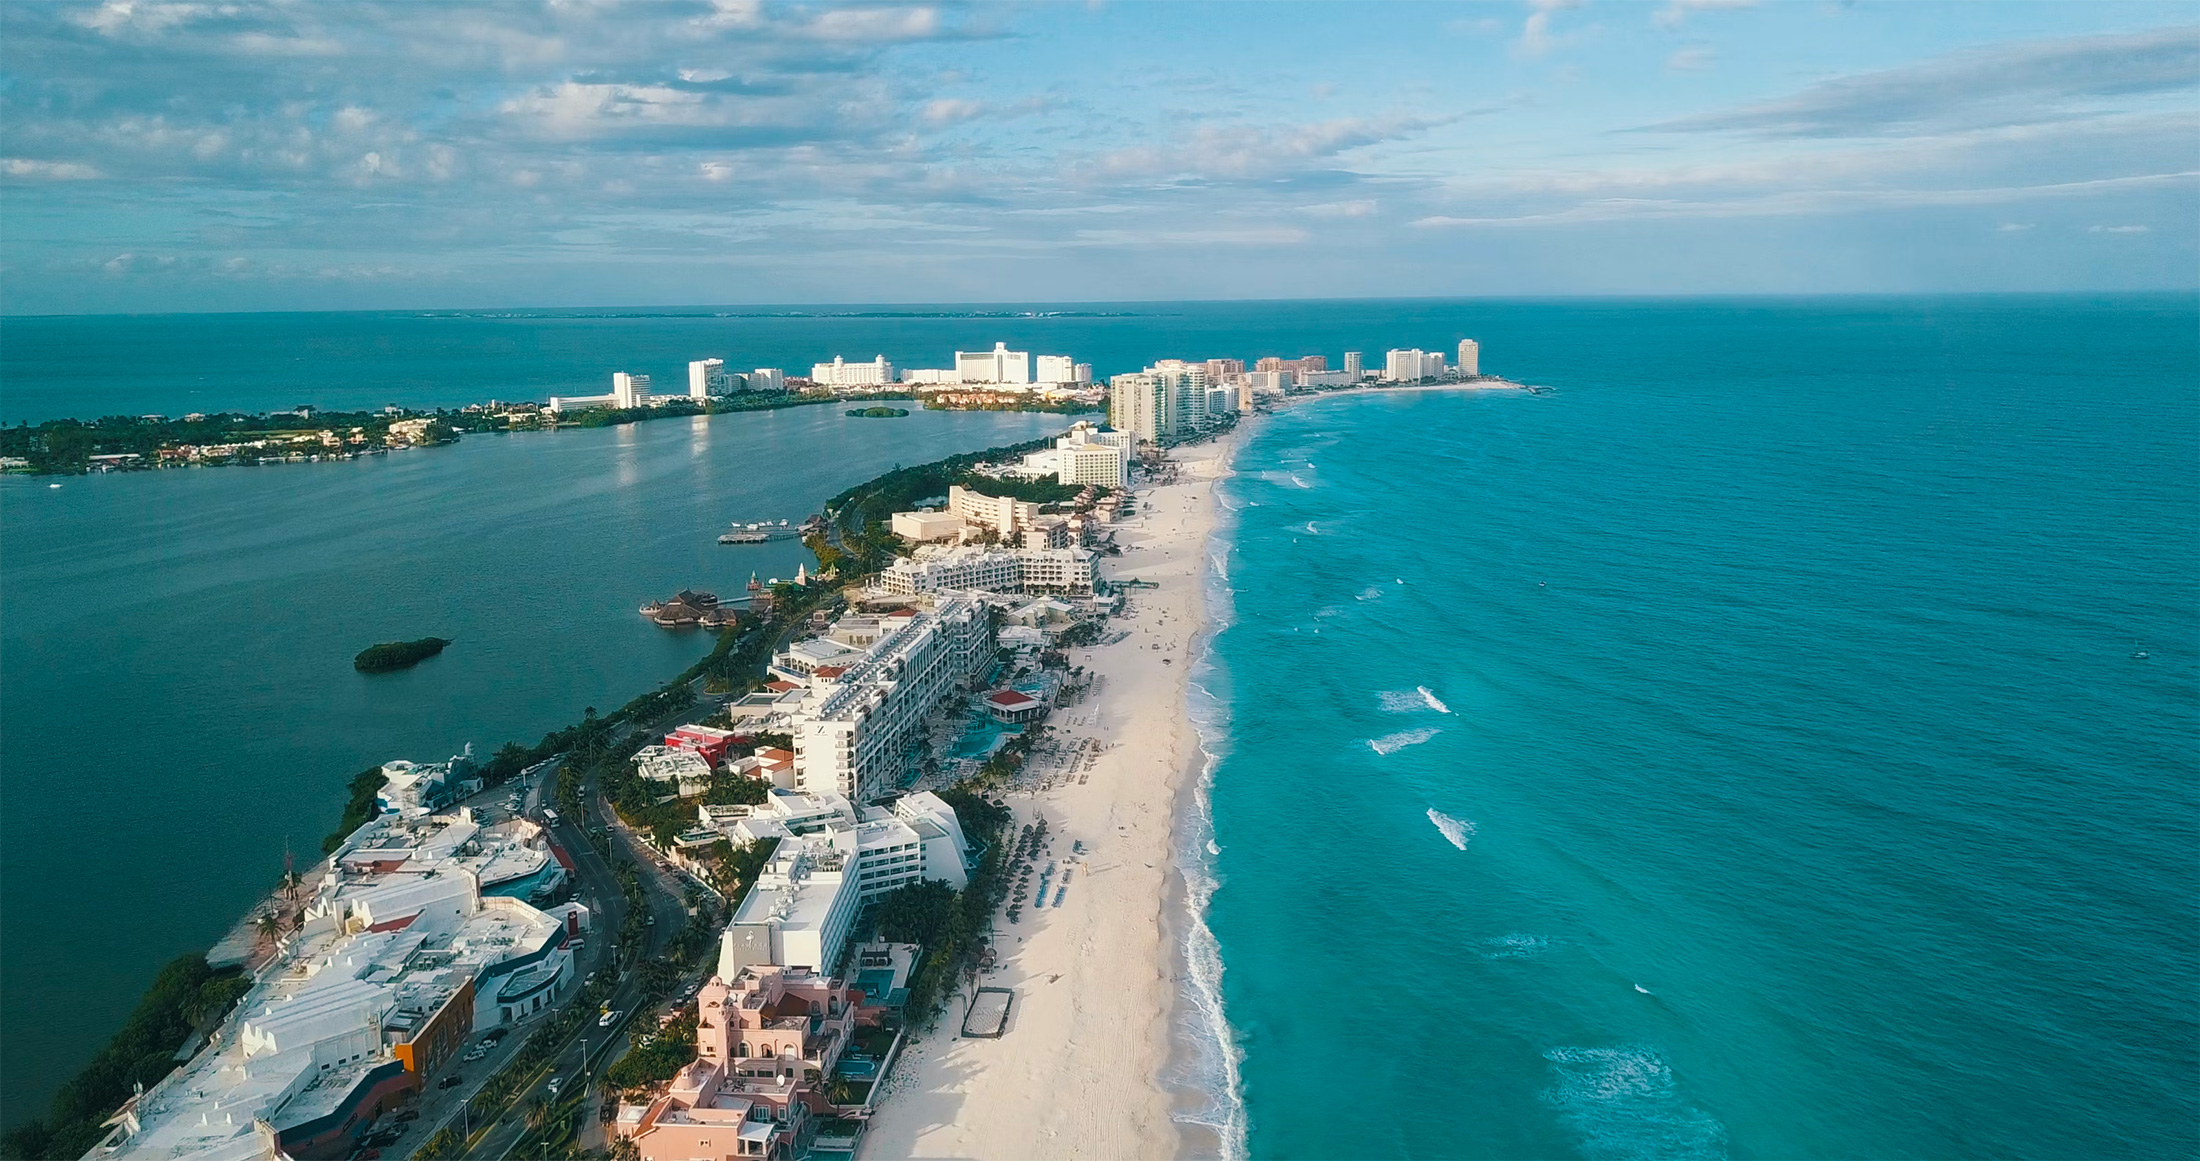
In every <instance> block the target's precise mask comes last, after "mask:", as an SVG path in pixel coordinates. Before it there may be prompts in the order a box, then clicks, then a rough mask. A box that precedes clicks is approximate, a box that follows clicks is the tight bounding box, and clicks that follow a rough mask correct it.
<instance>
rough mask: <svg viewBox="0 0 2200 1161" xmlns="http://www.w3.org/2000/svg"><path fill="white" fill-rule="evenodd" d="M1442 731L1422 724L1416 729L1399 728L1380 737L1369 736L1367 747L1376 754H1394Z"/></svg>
mask: <svg viewBox="0 0 2200 1161" xmlns="http://www.w3.org/2000/svg"><path fill="white" fill-rule="evenodd" d="M1443 732H1444V731H1442V730H1439V729H1437V728H1436V727H1434V726H1423V727H1422V728H1420V729H1418V730H1400V731H1398V732H1397V733H1395V734H1384V735H1383V736H1382V737H1380V738H1369V739H1368V740H1367V748H1368V749H1370V750H1373V751H1375V752H1376V753H1378V754H1395V753H1397V752H1398V751H1400V750H1403V749H1405V748H1406V747H1407V746H1418V745H1420V744H1421V743H1423V742H1425V741H1428V740H1429V739H1430V738H1433V737H1435V736H1436V735H1438V734H1441V733H1443Z"/></svg>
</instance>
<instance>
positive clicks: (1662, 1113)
mask: <svg viewBox="0 0 2200 1161" xmlns="http://www.w3.org/2000/svg"><path fill="white" fill-rule="evenodd" d="M1543 1059H1545V1060H1548V1061H1550V1062H1551V1067H1552V1069H1553V1071H1554V1072H1555V1073H1556V1074H1557V1076H1556V1082H1555V1083H1554V1084H1553V1085H1552V1086H1551V1088H1550V1089H1548V1090H1547V1091H1546V1092H1545V1093H1544V1099H1546V1100H1548V1101H1549V1102H1550V1103H1551V1104H1552V1105H1554V1106H1555V1107H1556V1108H1557V1109H1558V1119H1559V1120H1560V1121H1562V1122H1564V1123H1565V1124H1566V1126H1567V1127H1568V1128H1570V1129H1572V1130H1573V1131H1574V1134H1575V1137H1576V1139H1577V1141H1578V1142H1579V1145H1580V1149H1581V1154H1582V1156H1584V1157H1588V1158H1592V1159H1596V1161H1601V1159H1604V1158H1610V1159H1612V1161H1633V1159H1634V1158H1641V1157H1656V1158H1661V1159H1664V1158H1672V1159H1675V1161H1694V1159H1699V1158H1723V1157H1725V1156H1726V1126H1724V1125H1722V1124H1720V1123H1719V1121H1718V1119H1717V1118H1716V1117H1713V1116H1712V1115H1711V1114H1709V1113H1706V1112H1704V1111H1703V1110H1702V1109H1699V1108H1696V1107H1694V1106H1693V1105H1690V1104H1689V1103H1688V1102H1687V1101H1686V1100H1685V1099H1684V1098H1683V1097H1682V1096H1681V1094H1680V1088H1679V1086H1678V1085H1677V1084H1675V1083H1674V1080H1673V1070H1672V1068H1671V1067H1670V1066H1668V1065H1667V1064H1666V1063H1665V1058H1664V1057H1663V1056H1661V1055H1659V1054H1658V1052H1657V1050H1656V1049H1653V1048H1648V1047H1645V1046H1642V1045H1622V1046H1620V1047H1617V1048H1553V1049H1551V1050H1550V1051H1549V1052H1546V1053H1544V1054H1543Z"/></svg>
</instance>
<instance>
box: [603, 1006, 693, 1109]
mask: <svg viewBox="0 0 2200 1161" xmlns="http://www.w3.org/2000/svg"><path fill="white" fill-rule="evenodd" d="M695 1024H696V1015H695V1009H693V1008H689V1009H688V1010H687V1011H686V1012H684V1013H682V1014H681V1016H680V1017H679V1018H678V1019H676V1020H673V1021H672V1022H671V1023H669V1024H666V1025H665V1026H664V1027H662V1028H659V1029H657V1030H656V1031H655V1032H652V1033H650V1034H649V1035H648V1036H638V1037H636V1038H635V1043H634V1047H633V1048H631V1049H629V1050H628V1051H627V1054H626V1055H625V1056H622V1057H620V1058H619V1061H618V1063H616V1064H614V1065H612V1066H611V1067H610V1068H608V1069H606V1070H605V1071H604V1079H606V1080H609V1081H610V1082H611V1083H612V1084H614V1085H617V1086H618V1087H620V1088H625V1089H631V1088H640V1087H642V1086H643V1085H649V1084H657V1083H659V1082H661V1081H667V1080H671V1079H672V1077H673V1075H674V1074H675V1073H677V1072H679V1071H680V1070H681V1069H683V1068H686V1067H687V1065H688V1062H689V1061H691V1060H694V1059H695Z"/></svg>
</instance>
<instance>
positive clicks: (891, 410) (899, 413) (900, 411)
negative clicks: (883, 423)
mask: <svg viewBox="0 0 2200 1161" xmlns="http://www.w3.org/2000/svg"><path fill="white" fill-rule="evenodd" d="M907 414H909V409H908V408H906V407H862V408H854V409H851V410H850V411H849V412H848V416H849V418H851V419H900V418H902V417H903V416H905V415H907Z"/></svg>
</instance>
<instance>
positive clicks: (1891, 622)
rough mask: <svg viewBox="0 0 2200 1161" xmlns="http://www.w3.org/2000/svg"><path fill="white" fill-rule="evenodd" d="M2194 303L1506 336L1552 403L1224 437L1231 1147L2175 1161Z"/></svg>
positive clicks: (1401, 399)
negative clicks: (1236, 1066) (1240, 1119)
mask: <svg viewBox="0 0 2200 1161" xmlns="http://www.w3.org/2000/svg"><path fill="white" fill-rule="evenodd" d="M2196 321H2200V314H2196V311H2195V305H2194V303H2193V301H2192V300H2190V299H2169V298H2154V299H2124V300H2077V299H2030V300H2015V299H2012V300H1984V299H1977V300H1912V301H1876V302H1875V301H1851V302H1815V303H1678V304H1663V305H1650V304H1604V305H1599V304H1582V305H1577V306H1574V307H1572V308H1569V309H1567V310H1565V311H1564V312H1563V317H1562V318H1561V317H1559V316H1558V315H1557V314H1555V313H1554V314H1553V315H1550V316H1538V315H1536V314H1535V312H1532V311H1521V312H1498V313H1497V314H1495V315H1493V316H1491V317H1490V318H1488V319H1487V322H1486V325H1483V326H1480V327H1477V328H1476V330H1477V331H1479V333H1480V336H1481V337H1482V339H1483V350H1484V351H1485V356H1484V357H1485V365H1486V367H1487V366H1489V365H1491V364H1494V365H1495V366H1496V367H1497V368H1498V369H1501V370H1504V371H1507V372H1510V373H1511V374H1513V375H1514V376H1515V377H1517V378H1520V379H1524V380H1526V381H1529V382H1533V383H1538V384H1548V385H1551V386H1554V387H1556V388H1557V391H1556V392H1555V393H1554V394H1550V395H1546V396H1540V397H1533V396H1528V395H1522V394H1490V393H1484V394H1474V395H1469V394H1462V393H1429V394H1418V395H1412V396H1401V395H1384V396H1371V397H1358V398H1342V399H1331V400H1322V401H1318V402H1313V403H1309V404H1307V405H1304V406H1301V407H1298V408H1295V409H1292V410H1290V411H1288V412H1286V413H1284V414H1281V415H1279V416H1277V417H1274V418H1273V419H1270V420H1268V421H1266V422H1265V425H1264V426H1263V427H1262V428H1261V429H1260V430H1259V432H1258V433H1257V435H1255V436H1254V437H1253V438H1252V439H1251V441H1250V443H1249V445H1248V446H1247V447H1246V448H1245V449H1244V450H1243V452H1242V454H1241V455H1240V457H1239V460H1238V469H1239V474H1238V476H1237V477H1236V478H1235V479H1234V480H1233V481H1232V482H1231V483H1230V485H1229V486H1228V488H1227V490H1226V492H1225V501H1226V503H1227V504H1228V505H1230V506H1232V507H1235V508H1237V509H1238V511H1237V512H1236V513H1235V516H1234V521H1235V531H1234V533H1233V534H1232V535H1230V536H1226V537H1224V538H1221V539H1220V540H1218V548H1220V549H1221V550H1222V555H1223V560H1224V563H1225V566H1226V567H1225V573H1226V577H1227V579H1226V581H1222V582H1219V583H1222V584H1223V585H1224V586H1225V587H1226V588H1227V589H1228V590H1230V592H1229V601H1230V603H1231V605H1233V606H1234V611H1233V613H1232V615H1231V617H1232V620H1231V624H1230V626H1229V627H1228V628H1227V629H1226V630H1224V631H1223V632H1222V633H1221V634H1220V636H1219V637H1218V638H1217V639H1216V641H1215V646H1214V653H1213V655H1212V658H1211V664H1210V666H1209V667H1208V668H1207V669H1206V670H1205V672H1204V674H1203V680H1204V681H1205V683H1206V684H1207V685H1208V687H1210V688H1212V689H1213V690H1214V691H1215V692H1216V694H1217V695H1218V697H1219V699H1220V702H1221V704H1222V706H1223V707H1224V708H1225V710H1226V713H1227V717H1228V722H1227V729H1228V733H1227V736H1226V737H1223V738H1218V739H1217V742H1216V746H1215V748H1216V749H1217V750H1219V751H1221V755H1222V756H1221V760H1220V762H1219V764H1218V766H1217V768H1216V770H1215V771H1214V774H1213V782H1212V790H1211V796H1212V813H1213V820H1214V822H1213V826H1214V838H1215V841H1216V844H1217V846H1218V847H1219V854H1218V855H1216V856H1215V857H1214V858H1213V860H1212V861H1213V873H1214V875H1215V876H1216V878H1217V879H1218V880H1219V882H1220V887H1219V889H1218V890H1216V891H1215V893H1214V895H1213V896H1212V900H1211V905H1210V906H1211V911H1210V914H1209V921H1210V925H1211V928H1212V931H1213V933H1214V936H1215V938H1216V940H1217V941H1218V943H1219V947H1220V950H1221V956H1222V960H1223V962H1224V964H1225V965H1226V971H1225V974H1224V975H1223V988H1222V994H1223V997H1224V999H1225V1001H1226V1011H1227V1014H1228V1017H1229V1020H1230V1022H1231V1025H1232V1027H1233V1028H1234V1030H1235V1032H1234V1035H1235V1036H1236V1038H1237V1042H1238V1044H1239V1045H1240V1046H1241V1047H1242V1050H1243V1052H1244V1061H1243V1066H1242V1075H1243V1091H1244V1097H1245V1115H1246V1122H1247V1124H1248V1125H1249V1133H1248V1137H1247V1144H1248V1145H1249V1149H1250V1152H1251V1153H1252V1155H1253V1156H1256V1157H1339V1156H1365V1157H1391V1156H1396V1157H1589V1158H1653V1157H1654V1158H1697V1157H1721V1156H1731V1157H1827V1158H1847V1157H1874V1158H1877V1157H1916V1158H1940V1157H1977V1158H1988V1157H1995V1158H1999V1157H2039V1158H2054V1157H2172V1156H2192V1155H2195V1154H2196V1153H2200V1128H2196V1126H2200V1020H2196V1015H2200V970H2196V964H2200V957H2196V953H2200V934H2196V933H2200V925H2196V923H2195V919H2196V914H2195V901H2196V899H2200V893H2196V889H2200V802H2196V793H2195V772H2196V770H2200V761H2196V759H2200V743H2196V738H2200V712H2196V708H2200V696H2196V694H2200V535H2196V533H2200V349H2196V348H2200V343H2196V334H2200V330H2196V326H2195V323H2196ZM1470 333H1474V332H1470ZM2135 652H2144V653H2145V655H2146V656H2145V657H2143V658H2139V657H2134V653H2135ZM1421 687H1425V688H1426V690H1427V691H1428V692H1429V693H1430V694H1431V695H1433V696H1434V698H1435V699H1436V700H1437V701H1439V702H1441V703H1442V705H1443V706H1444V707H1445V708H1446V709H1448V711H1449V712H1438V711H1437V709H1436V708H1435V707H1434V706H1432V705H1431V704H1430V702H1429V701H1428V700H1427V699H1425V698H1423V697H1422V696H1421V695H1420V693H1419V692H1418V690H1419V688H1421ZM1378 745H1379V746H1380V747H1381V748H1382V749H1384V750H1387V751H1388V752H1387V753H1383V752H1378V749H1377V746H1378ZM1431 810H1434V811H1436V812H1438V813H1439V814H1440V815H1442V816H1443V819H1442V820H1440V819H1437V818H1435V817H1432V816H1431V814H1430V813H1429V812H1430V811H1431ZM1445 820H1449V821H1446V822H1445V827H1448V828H1449V831H1450V833H1447V831H1446V829H1445V827H1440V826H1439V825H1438V822H1439V821H1445ZM1455 837H1456V839H1457V840H1459V841H1458V842H1455V841H1454V838H1455ZM1460 843H1463V849H1462V846H1461V845H1459V844H1460Z"/></svg>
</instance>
